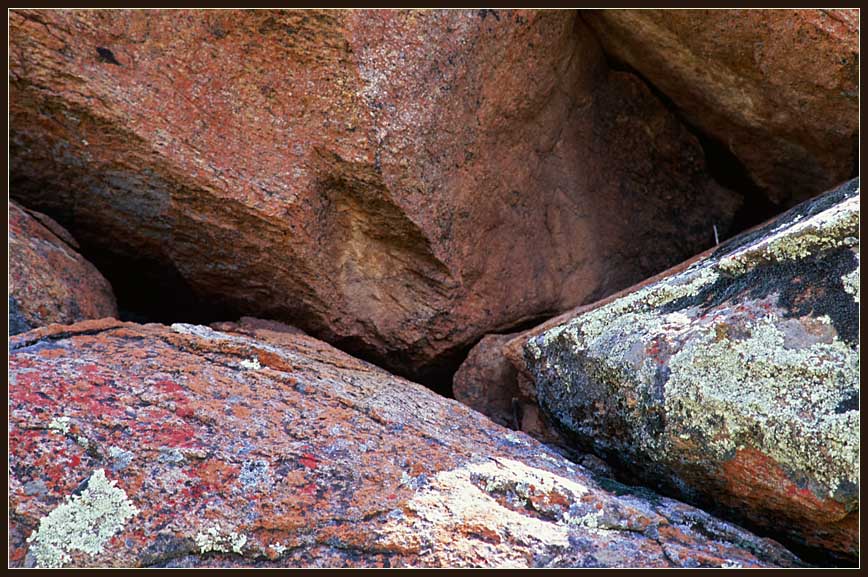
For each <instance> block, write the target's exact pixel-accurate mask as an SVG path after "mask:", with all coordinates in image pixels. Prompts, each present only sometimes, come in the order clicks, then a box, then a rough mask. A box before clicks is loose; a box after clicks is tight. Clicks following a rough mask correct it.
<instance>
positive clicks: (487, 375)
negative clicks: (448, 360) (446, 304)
mask: <svg viewBox="0 0 868 577" xmlns="http://www.w3.org/2000/svg"><path fill="white" fill-rule="evenodd" d="M522 334H523V333H512V334H508V335H485V337H483V339H482V340H481V341H479V343H477V344H476V346H474V347H473V348H472V349H471V350H470V353H469V354H468V355H467V358H466V359H465V360H464V362H462V363H461V366H460V367H459V368H458V371H457V372H456V373H455V375H454V376H453V378H452V393H453V395H454V397H455V399H456V400H457V401H460V402H462V403H464V404H465V405H467V406H468V407H470V408H472V409H474V410H476V411H479V412H480V413H482V414H483V415H486V416H487V417H488V418H490V419H491V420H492V421H494V422H495V423H498V424H500V425H503V426H504V427H509V428H511V429H514V430H518V431H523V432H525V433H527V434H528V435H530V436H531V437H533V438H535V439H537V440H539V441H542V442H544V443H547V444H555V445H559V446H562V447H565V448H566V447H567V446H568V443H567V442H565V441H564V439H562V438H561V436H560V435H559V434H558V432H557V428H556V427H554V426H552V424H551V423H550V422H549V421H548V419H547V417H546V415H544V414H542V413H540V410H539V403H538V402H537V399H536V391H535V390H534V389H533V387H532V386H531V387H528V386H524V387H522V386H520V380H519V376H518V373H517V370H516V367H515V365H514V364H513V363H512V362H511V361H510V360H509V358H508V357H507V356H506V354H505V347H506V345H507V343H509V342H511V341H513V340H514V339H516V337H517V336H519V335H522ZM532 382H533V381H531V380H529V379H523V380H521V383H530V384H532Z"/></svg>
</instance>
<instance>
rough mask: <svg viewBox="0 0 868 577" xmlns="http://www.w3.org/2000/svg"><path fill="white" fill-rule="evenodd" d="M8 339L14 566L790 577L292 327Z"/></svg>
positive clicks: (723, 536) (785, 556) (781, 557)
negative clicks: (714, 572)
mask: <svg viewBox="0 0 868 577" xmlns="http://www.w3.org/2000/svg"><path fill="white" fill-rule="evenodd" d="M221 327H222V329H223V330H222V331H216V330H214V329H211V328H207V327H203V326H194V325H173V326H172V327H167V326H163V325H156V324H149V325H136V324H132V323H122V322H119V321H114V320H101V321H86V322H82V323H78V324H75V325H72V326H58V325H53V326H51V327H47V328H43V329H37V330H34V331H31V332H28V333H25V334H21V335H18V336H15V337H13V338H12V340H11V355H10V363H11V364H10V385H9V398H10V404H9V410H10V421H9V427H10V450H11V455H10V463H11V468H10V486H9V507H10V562H11V564H12V565H13V566H16V567H17V566H34V565H37V566H77V567H84V566H131V565H132V566H163V567H166V566H168V567H209V566H213V567H217V566H220V567H231V566H263V567H265V566H322V567H326V566H328V567H341V566H351V567H379V566H405V565H411V566H455V567H458V566H486V567H500V566H519V567H525V566H582V567H601V566H602V567H607V566H643V567H649V566H659V567H669V566H744V567H753V566H795V565H800V564H801V563H800V561H799V560H798V559H797V558H796V557H795V556H793V554H791V553H790V552H788V551H787V550H786V549H784V548H782V547H781V546H780V545H779V544H777V543H776V542H774V541H772V540H768V539H761V538H758V537H756V536H754V535H752V534H751V533H749V532H747V531H745V530H743V529H741V528H739V527H737V526H735V525H732V524H730V523H727V522H723V521H720V520H718V519H715V518H714V517H712V516H710V515H709V514H707V513H704V512H702V511H700V510H697V509H695V508H693V507H691V506H688V505H685V504H683V503H679V502H677V501H674V500H671V499H667V498H663V497H660V496H657V495H654V494H653V493H651V492H650V491H647V490H643V489H637V488H630V487H626V486H623V485H620V484H618V483H615V482H613V481H611V480H607V479H604V478H595V477H593V476H592V475H591V474H590V473H589V472H588V471H587V470H586V469H584V468H582V467H580V466H578V465H575V464H573V463H570V462H569V461H567V460H566V459H564V458H563V457H562V456H560V455H559V454H558V453H555V452H553V451H552V450H550V449H549V448H547V447H546V446H544V445H541V444H540V443H538V442H537V441H534V440H532V439H531V438H529V437H528V436H526V435H524V434H522V433H515V432H512V431H509V430H507V429H505V428H503V427H501V426H499V425H496V424H494V423H492V422H491V421H489V420H488V419H486V418H485V417H483V416H482V415H480V414H479V413H476V412H474V411H472V410H470V409H468V408H467V407H465V406H463V405H461V404H460V403H457V402H455V401H452V400H448V399H444V398H443V397H440V396H438V395H436V394H434V393H432V392H431V391H430V390H428V389H425V388H424V387H422V386H419V385H416V384H414V383H411V382H409V381H405V380H403V379H400V378H397V377H394V376H391V375H389V374H388V373H386V372H384V371H383V370H381V369H378V368H376V367H374V366H372V365H370V364H367V363H364V362H362V361H359V360H356V359H354V358H352V357H350V356H348V355H346V354H344V353H341V352H339V351H337V350H336V349H334V348H332V347H331V346H329V345H326V344H324V343H322V342H320V341H317V340H315V339H313V338H311V337H308V336H306V335H303V334H299V332H298V331H292V330H282V329H280V327H278V326H277V325H276V324H274V323H256V322H254V321H245V322H242V323H241V324H240V325H234V326H233V325H231V324H224V325H221Z"/></svg>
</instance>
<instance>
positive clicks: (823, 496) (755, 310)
mask: <svg viewBox="0 0 868 577" xmlns="http://www.w3.org/2000/svg"><path fill="white" fill-rule="evenodd" d="M858 190H859V189H858V181H856V180H854V181H851V182H849V183H846V184H845V185H842V186H841V187H839V188H838V189H836V190H834V191H831V192H828V193H826V194H825V195H823V196H820V197H818V198H817V199H814V200H812V201H809V202H807V203H804V204H802V205H800V206H798V207H796V208H794V209H792V210H791V211H789V212H787V213H785V214H784V215H782V216H781V217H779V218H778V219H776V220H775V221H773V222H772V223H771V224H768V225H766V226H764V227H762V228H759V229H758V230H754V231H752V232H751V233H749V234H745V235H741V236H739V237H736V238H735V239H733V240H732V241H730V242H727V243H725V244H723V245H721V246H720V247H719V248H718V249H717V250H716V251H715V252H714V253H713V254H711V255H710V256H708V257H707V258H704V259H701V260H699V261H697V262H695V263H693V264H692V265H690V266H689V267H687V268H686V269H685V270H683V271H681V272H679V273H676V274H673V275H671V276H668V277H666V278H663V279H662V280H659V281H657V282H655V283H652V284H649V285H647V286H644V287H643V288H641V289H639V290H637V291H635V292H632V293H630V294H628V295H627V296H623V297H621V298H619V299H617V300H614V301H613V302H610V303H609V304H606V305H603V306H600V307H597V308H595V309H593V310H591V311H589V312H585V313H584V314H580V315H578V316H576V317H575V318H573V319H571V320H569V321H566V322H563V323H562V324H560V325H559V326H557V327H555V328H550V329H549V330H547V331H545V332H543V333H542V334H538V335H537V336H534V337H532V338H530V339H529V340H528V341H527V343H526V344H525V347H524V351H525V358H526V362H527V365H528V368H529V370H530V372H531V374H532V376H533V378H534V380H535V383H536V386H537V394H538V398H539V402H540V405H541V406H542V408H543V409H544V410H545V411H546V412H548V413H549V414H550V415H552V417H553V419H554V420H555V421H556V422H557V423H559V425H560V426H561V427H562V428H563V429H564V430H565V431H567V432H568V433H569V434H570V435H572V437H573V439H574V440H575V442H576V443H577V445H578V446H579V447H580V448H582V449H584V450H592V451H594V452H595V453H597V454H598V455H600V456H604V457H605V458H607V459H608V460H610V461H611V462H613V463H616V464H618V465H619V466H620V467H621V468H623V469H624V470H625V471H628V472H629V473H631V474H634V475H636V476H638V477H641V478H642V479H644V481H645V482H646V483H648V484H650V485H651V486H652V487H656V488H658V489H661V490H663V491H664V492H666V493H667V494H675V495H679V496H681V497H682V498H684V499H685V500H687V501H688V502H692V503H694V504H700V505H704V506H707V507H709V508H710V509H712V510H715V511H717V512H722V513H726V514H728V515H730V516H734V518H737V519H741V520H744V521H745V522H748V523H750V524H751V526H754V527H759V528H761V530H763V531H764V533H765V534H770V535H774V536H775V537H776V538H778V539H780V540H782V541H783V542H785V543H790V544H793V545H794V546H797V547H798V548H799V550H804V551H811V550H813V551H814V552H815V553H817V554H821V555H828V557H829V558H830V559H831V560H833V561H835V562H843V563H850V562H855V561H856V559H857V556H858V508H859V501H858V487H859V333H858V324H859V323H858V319H859V315H858V312H859V305H858V302H859V238H858V235H859V192H858Z"/></svg>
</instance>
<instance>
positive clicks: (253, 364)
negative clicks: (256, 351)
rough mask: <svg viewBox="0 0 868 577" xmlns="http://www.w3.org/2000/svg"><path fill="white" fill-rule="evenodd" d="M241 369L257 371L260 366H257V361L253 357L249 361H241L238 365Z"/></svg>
mask: <svg viewBox="0 0 868 577" xmlns="http://www.w3.org/2000/svg"><path fill="white" fill-rule="evenodd" d="M239 364H240V365H241V366H242V367H243V368H245V369H247V370H250V371H257V370H259V369H261V368H262V365H261V364H259V359H257V358H255V357H253V358H251V359H242V360H241V362H240V363H239Z"/></svg>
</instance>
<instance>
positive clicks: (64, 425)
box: [48, 417, 69, 435]
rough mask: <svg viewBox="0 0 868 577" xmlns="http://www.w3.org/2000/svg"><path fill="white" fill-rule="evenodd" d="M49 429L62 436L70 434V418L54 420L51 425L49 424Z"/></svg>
mask: <svg viewBox="0 0 868 577" xmlns="http://www.w3.org/2000/svg"><path fill="white" fill-rule="evenodd" d="M48 429H49V430H50V431H57V432H59V433H60V434H61V435H65V434H67V433H68V432H69V417H57V418H55V419H52V420H51V422H50V423H48Z"/></svg>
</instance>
